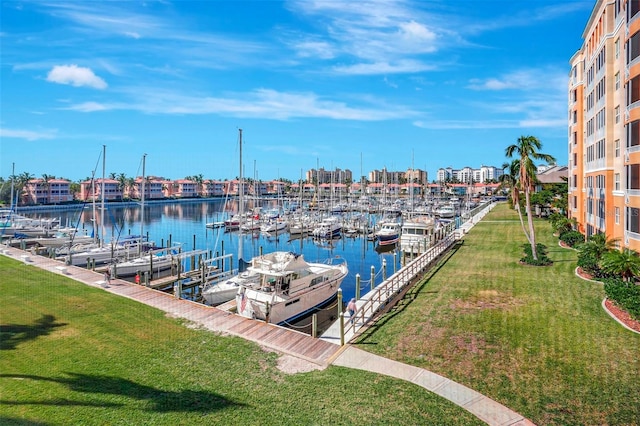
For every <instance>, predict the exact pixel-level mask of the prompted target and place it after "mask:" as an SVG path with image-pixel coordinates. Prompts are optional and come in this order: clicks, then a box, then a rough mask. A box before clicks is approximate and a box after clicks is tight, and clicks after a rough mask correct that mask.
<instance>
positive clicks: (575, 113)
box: [573, 111, 578, 124]
mask: <svg viewBox="0 0 640 426" xmlns="http://www.w3.org/2000/svg"><path fill="white" fill-rule="evenodd" d="M577 122H578V111H573V124H576V123H577Z"/></svg>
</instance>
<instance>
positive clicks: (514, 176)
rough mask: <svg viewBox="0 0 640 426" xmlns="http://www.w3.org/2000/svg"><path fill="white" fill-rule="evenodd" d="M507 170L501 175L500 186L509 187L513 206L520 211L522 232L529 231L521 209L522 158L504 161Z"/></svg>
mask: <svg viewBox="0 0 640 426" xmlns="http://www.w3.org/2000/svg"><path fill="white" fill-rule="evenodd" d="M505 169H506V170H507V171H506V172H504V173H503V174H502V176H500V188H502V189H504V188H506V189H508V190H509V196H510V197H511V203H512V204H513V208H514V209H515V210H516V212H518V219H520V226H522V232H524V233H525V235H526V233H527V231H526V228H525V227H524V220H523V219H522V211H521V210H520V189H519V187H518V185H519V181H518V179H519V174H520V160H518V159H515V160H513V161H512V162H511V163H504V164H503V165H502V170H505Z"/></svg>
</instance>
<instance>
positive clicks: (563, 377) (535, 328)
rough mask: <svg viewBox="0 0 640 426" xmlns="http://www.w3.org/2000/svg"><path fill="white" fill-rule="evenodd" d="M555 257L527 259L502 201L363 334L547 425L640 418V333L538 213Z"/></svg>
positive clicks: (541, 234) (364, 343)
mask: <svg viewBox="0 0 640 426" xmlns="http://www.w3.org/2000/svg"><path fill="white" fill-rule="evenodd" d="M535 223H536V231H537V237H538V241H539V242H541V243H543V244H545V245H546V246H547V247H548V252H549V253H548V254H549V257H550V258H551V259H552V260H553V261H554V264H553V265H552V266H548V267H532V266H525V265H520V264H519V262H518V260H519V259H520V258H521V257H522V256H523V251H522V244H524V243H526V239H525V236H524V234H523V232H522V228H521V226H520V223H519V221H518V218H517V215H516V213H515V212H514V211H512V210H509V209H508V208H507V205H506V204H504V203H503V204H500V205H498V206H497V207H496V208H495V209H494V210H493V211H492V212H491V213H490V214H489V215H487V216H486V217H485V219H484V220H483V221H481V222H480V223H479V224H477V225H476V226H475V227H474V228H473V229H472V230H471V231H470V233H469V234H468V235H466V237H465V240H464V243H463V244H462V245H461V246H460V247H459V249H458V250H457V251H456V253H455V254H454V255H452V256H451V257H449V258H448V259H447V261H446V263H445V264H444V265H442V266H441V268H440V269H439V270H438V271H437V272H435V273H434V274H432V275H431V276H428V277H427V278H426V280H425V281H424V282H423V283H422V284H421V285H420V286H418V287H417V288H416V289H415V291H413V292H412V293H411V294H409V295H408V296H407V297H406V298H405V300H403V301H402V302H401V303H400V304H399V305H398V307H397V308H396V309H395V310H394V311H392V312H390V313H389V314H388V315H387V316H386V317H384V318H383V319H382V320H381V321H379V324H377V325H376V326H375V327H374V328H372V329H371V330H370V332H369V333H368V334H366V335H365V336H363V337H362V338H361V339H360V340H359V346H360V347H361V348H362V349H365V350H368V351H371V352H375V353H377V354H380V355H382V356H386V357H388V358H392V359H396V360H398V361H401V362H405V363H408V364H412V365H416V366H419V367H422V368H426V369H428V370H431V371H434V372H436V373H439V374H442V375H444V376H446V377H448V378H451V379H452V380H455V381H457V382H460V383H462V384H464V385H467V386H469V387H471V388H473V389H475V390H477V391H479V392H481V393H483V394H485V395H487V396H489V397H491V398H493V399H495V400H497V401H499V402H501V403H502V404H504V405H506V406H507V407H509V408H511V409H513V410H515V411H516V412H518V413H520V414H522V415H524V416H525V417H527V418H529V419H530V420H532V421H533V422H535V423H537V424H540V425H549V424H557V425H568V424H576V425H596V424H598V425H600V424H611V425H633V424H639V422H640V420H639V419H640V378H639V377H640V375H639V373H640V335H637V334H634V333H632V332H630V331H628V330H626V329H624V328H623V327H622V326H620V325H619V324H618V323H616V322H615V321H613V320H612V319H611V318H610V317H609V316H608V315H607V314H606V313H605V312H604V310H603V309H602V307H601V301H602V299H603V297H604V291H603V289H602V285H601V284H598V283H591V282H587V281H584V280H581V279H579V278H577V277H576V276H575V275H574V269H575V267H576V252H575V251H573V250H568V249H563V248H560V247H559V246H558V239H557V238H556V237H553V235H552V231H551V227H550V225H549V224H548V223H547V222H545V221H543V220H536V222H535Z"/></svg>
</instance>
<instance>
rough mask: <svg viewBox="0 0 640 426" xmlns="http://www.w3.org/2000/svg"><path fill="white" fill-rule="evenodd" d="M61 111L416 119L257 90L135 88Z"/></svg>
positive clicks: (400, 112) (378, 108)
mask: <svg viewBox="0 0 640 426" xmlns="http://www.w3.org/2000/svg"><path fill="white" fill-rule="evenodd" d="M64 109H67V110H72V111H79V112H95V111H107V110H132V111H140V112H143V113H146V114H180V115H189V114H193V115H196V114H218V115H221V116H233V117H244V118H263V119H271V120H288V119H293V118H328V119H332V120H354V121H382V120H395V119H403V118H408V117H409V118H410V117H416V116H417V115H418V113H417V112H416V111H413V110H411V109H409V108H406V107H404V106H401V105H389V104H384V103H382V102H381V101H379V100H376V99H372V98H366V99H361V100H360V105H348V104H346V103H345V102H342V101H334V100H330V99H325V98H322V97H320V96H318V95H317V94H315V93H310V92H278V91H276V90H272V89H258V90H254V91H252V92H248V93H233V94H228V95H227V96H226V97H201V96H189V95H185V94H182V93H179V92H171V91H167V90H160V89H157V88H149V89H145V88H143V87H136V88H135V89H132V90H131V91H130V92H129V99H127V100H126V101H125V100H123V101H120V102H112V103H108V104H101V103H97V102H84V103H79V104H76V105H72V106H69V107H65V108H64Z"/></svg>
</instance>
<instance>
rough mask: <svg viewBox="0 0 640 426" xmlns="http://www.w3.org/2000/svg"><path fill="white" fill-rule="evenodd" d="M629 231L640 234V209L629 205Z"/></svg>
mask: <svg viewBox="0 0 640 426" xmlns="http://www.w3.org/2000/svg"><path fill="white" fill-rule="evenodd" d="M626 228H627V231H631V232H635V233H636V234H640V209H638V208H635V207H627V227H626Z"/></svg>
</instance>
